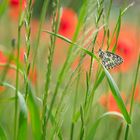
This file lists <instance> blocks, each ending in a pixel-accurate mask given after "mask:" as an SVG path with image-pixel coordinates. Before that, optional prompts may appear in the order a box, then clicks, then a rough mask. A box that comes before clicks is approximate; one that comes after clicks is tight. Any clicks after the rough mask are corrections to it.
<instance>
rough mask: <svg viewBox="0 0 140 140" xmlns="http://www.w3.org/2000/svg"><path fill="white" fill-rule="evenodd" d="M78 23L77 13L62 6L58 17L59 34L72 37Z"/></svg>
mask: <svg viewBox="0 0 140 140" xmlns="http://www.w3.org/2000/svg"><path fill="white" fill-rule="evenodd" d="M77 23H78V17H77V14H76V13H75V12H74V11H73V10H72V9H70V8H63V11H62V16H61V19H60V27H59V34H61V35H63V36H65V37H68V38H70V39H71V38H72V37H73V35H74V32H75V29H76V26H77Z"/></svg>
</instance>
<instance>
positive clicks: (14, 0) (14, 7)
mask: <svg viewBox="0 0 140 140" xmlns="http://www.w3.org/2000/svg"><path fill="white" fill-rule="evenodd" d="M21 2H22V3H21V4H22V10H24V9H25V7H26V4H27V0H22V1H21ZM32 3H34V0H33V2H32ZM19 13H20V0H9V15H10V17H11V18H12V19H14V20H17V19H18V16H19Z"/></svg>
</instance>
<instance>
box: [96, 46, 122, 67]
mask: <svg viewBox="0 0 140 140" xmlns="http://www.w3.org/2000/svg"><path fill="white" fill-rule="evenodd" d="M98 54H99V57H100V58H101V60H102V64H103V65H104V66H105V68H106V69H111V68H114V67H116V66H118V65H120V64H121V63H122V62H123V59H122V57H120V56H119V55H117V54H114V53H112V52H109V51H106V52H104V51H102V50H101V49H99V52H98Z"/></svg>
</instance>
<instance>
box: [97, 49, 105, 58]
mask: <svg viewBox="0 0 140 140" xmlns="http://www.w3.org/2000/svg"><path fill="white" fill-rule="evenodd" d="M98 55H99V57H100V58H103V56H104V52H103V51H102V50H101V49H99V51H98Z"/></svg>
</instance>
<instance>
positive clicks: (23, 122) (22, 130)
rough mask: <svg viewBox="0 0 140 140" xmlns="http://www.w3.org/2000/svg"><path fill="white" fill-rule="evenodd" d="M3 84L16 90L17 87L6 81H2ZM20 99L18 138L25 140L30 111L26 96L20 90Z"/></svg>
mask: <svg viewBox="0 0 140 140" xmlns="http://www.w3.org/2000/svg"><path fill="white" fill-rule="evenodd" d="M2 85H3V86H6V87H9V88H11V89H12V90H14V91H15V90H16V88H15V87H14V86H12V85H11V84H9V83H5V82H4V83H2ZM18 100H19V104H20V108H19V126H18V133H17V134H18V136H17V138H18V139H20V140H25V139H26V138H27V116H28V112H27V106H26V102H25V100H24V97H23V95H22V94H21V93H20V92H19V91H18Z"/></svg>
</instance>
